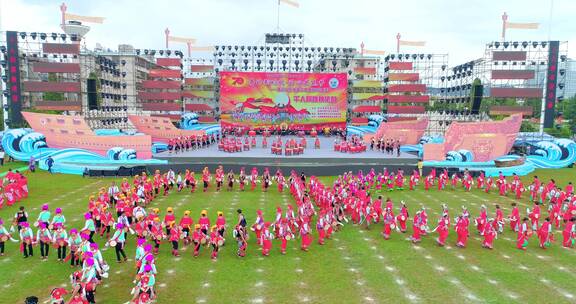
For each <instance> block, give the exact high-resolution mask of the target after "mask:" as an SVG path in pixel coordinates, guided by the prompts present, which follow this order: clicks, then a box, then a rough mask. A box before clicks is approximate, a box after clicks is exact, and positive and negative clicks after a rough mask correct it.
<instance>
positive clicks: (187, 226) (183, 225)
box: [180, 210, 194, 245]
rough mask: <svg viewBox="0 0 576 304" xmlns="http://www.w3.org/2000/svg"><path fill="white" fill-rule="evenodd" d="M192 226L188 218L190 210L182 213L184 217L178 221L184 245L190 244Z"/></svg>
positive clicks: (191, 220) (192, 223)
mask: <svg viewBox="0 0 576 304" xmlns="http://www.w3.org/2000/svg"><path fill="white" fill-rule="evenodd" d="M192 225H194V220H193V219H192V218H191V217H190V210H186V211H184V216H182V218H181V219H180V229H182V232H183V233H184V244H185V245H187V244H189V243H190V237H191V235H192V234H191V232H192V231H191V228H192Z"/></svg>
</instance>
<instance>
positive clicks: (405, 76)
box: [388, 73, 420, 81]
mask: <svg viewBox="0 0 576 304" xmlns="http://www.w3.org/2000/svg"><path fill="white" fill-rule="evenodd" d="M419 79H420V75H419V74H418V73H390V74H388V80H390V81H418V80H419Z"/></svg>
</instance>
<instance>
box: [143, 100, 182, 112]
mask: <svg viewBox="0 0 576 304" xmlns="http://www.w3.org/2000/svg"><path fill="white" fill-rule="evenodd" d="M142 110H144V111H181V110H182V105H181V104H179V103H175V102H168V103H164V102H145V103H142Z"/></svg>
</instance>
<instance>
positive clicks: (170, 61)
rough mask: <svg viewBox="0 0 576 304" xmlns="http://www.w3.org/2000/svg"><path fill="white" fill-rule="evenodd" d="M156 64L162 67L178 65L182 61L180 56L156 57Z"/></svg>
mask: <svg viewBox="0 0 576 304" xmlns="http://www.w3.org/2000/svg"><path fill="white" fill-rule="evenodd" d="M156 64H158V65H161V66H164V67H180V65H181V64H182V61H181V60H180V58H157V59H156Z"/></svg>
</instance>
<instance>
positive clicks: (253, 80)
mask: <svg viewBox="0 0 576 304" xmlns="http://www.w3.org/2000/svg"><path fill="white" fill-rule="evenodd" d="M347 86H348V80H347V76H346V74H345V73H328V74H325V73H265V72H221V73H220V111H221V113H222V115H221V125H222V126H223V127H229V126H244V127H281V128H298V129H305V130H310V129H312V128H316V129H317V130H320V129H323V128H325V127H340V128H345V126H346V109H347V106H346V105H347V101H346V89H347Z"/></svg>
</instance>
